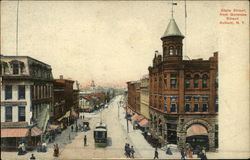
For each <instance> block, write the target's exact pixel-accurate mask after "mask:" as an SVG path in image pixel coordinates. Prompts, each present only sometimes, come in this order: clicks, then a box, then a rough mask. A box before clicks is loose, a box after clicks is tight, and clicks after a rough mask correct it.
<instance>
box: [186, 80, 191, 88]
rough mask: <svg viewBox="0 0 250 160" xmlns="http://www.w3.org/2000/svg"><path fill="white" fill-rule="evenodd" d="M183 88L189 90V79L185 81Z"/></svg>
mask: <svg viewBox="0 0 250 160" xmlns="http://www.w3.org/2000/svg"><path fill="white" fill-rule="evenodd" d="M185 88H190V79H185Z"/></svg>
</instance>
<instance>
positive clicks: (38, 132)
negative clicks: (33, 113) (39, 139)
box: [31, 127, 43, 136]
mask: <svg viewBox="0 0 250 160" xmlns="http://www.w3.org/2000/svg"><path fill="white" fill-rule="evenodd" d="M42 133H43V132H42V131H41V130H40V129H39V128H37V127H33V128H32V129H31V136H39V135H41V134H42Z"/></svg>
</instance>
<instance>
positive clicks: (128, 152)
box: [127, 144, 130, 157]
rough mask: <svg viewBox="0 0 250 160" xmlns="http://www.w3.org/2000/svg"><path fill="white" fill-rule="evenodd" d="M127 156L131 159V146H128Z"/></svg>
mask: <svg viewBox="0 0 250 160" xmlns="http://www.w3.org/2000/svg"><path fill="white" fill-rule="evenodd" d="M127 155H128V157H130V146H129V144H128V146H127Z"/></svg>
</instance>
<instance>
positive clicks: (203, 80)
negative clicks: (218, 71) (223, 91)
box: [202, 74, 208, 88]
mask: <svg viewBox="0 0 250 160" xmlns="http://www.w3.org/2000/svg"><path fill="white" fill-rule="evenodd" d="M207 79H208V76H207V75H206V74H205V75H203V76H202V88H207Z"/></svg>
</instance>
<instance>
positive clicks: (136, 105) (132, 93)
mask: <svg viewBox="0 0 250 160" xmlns="http://www.w3.org/2000/svg"><path fill="white" fill-rule="evenodd" d="M140 83H141V82H140V81H131V82H127V85H128V107H129V108H130V109H132V110H133V111H134V112H137V113H140V112H141V109H140V104H141V102H140V85H141V84H140Z"/></svg>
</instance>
